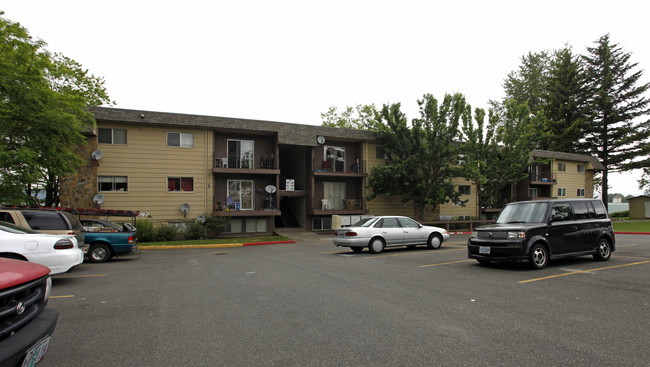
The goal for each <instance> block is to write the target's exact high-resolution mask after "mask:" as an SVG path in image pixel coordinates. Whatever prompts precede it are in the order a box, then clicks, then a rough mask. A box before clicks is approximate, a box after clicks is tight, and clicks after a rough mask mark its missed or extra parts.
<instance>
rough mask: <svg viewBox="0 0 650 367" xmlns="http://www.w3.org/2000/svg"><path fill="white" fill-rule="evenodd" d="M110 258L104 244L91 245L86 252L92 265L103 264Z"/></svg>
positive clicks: (109, 251)
mask: <svg viewBox="0 0 650 367" xmlns="http://www.w3.org/2000/svg"><path fill="white" fill-rule="evenodd" d="M110 258H111V249H110V248H108V246H106V245H104V244H101V243H100V244H96V245H91V246H90V250H88V259H89V260H90V262H92V263H103V262H106V261H108V259H110Z"/></svg>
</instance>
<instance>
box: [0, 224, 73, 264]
mask: <svg viewBox="0 0 650 367" xmlns="http://www.w3.org/2000/svg"><path fill="white" fill-rule="evenodd" d="M0 257H7V258H11V259H18V260H26V261H29V262H33V263H37V264H41V265H45V266H47V267H48V268H50V274H60V273H65V272H67V271H69V270H71V269H72V268H74V267H75V266H77V265H79V264H81V263H82V262H83V260H84V254H83V251H81V249H80V248H79V244H78V243H77V239H76V238H75V237H74V236H64V235H51V234H44V233H40V232H36V231H32V230H31V229H26V228H22V227H18V226H14V225H13V224H9V223H4V222H0Z"/></svg>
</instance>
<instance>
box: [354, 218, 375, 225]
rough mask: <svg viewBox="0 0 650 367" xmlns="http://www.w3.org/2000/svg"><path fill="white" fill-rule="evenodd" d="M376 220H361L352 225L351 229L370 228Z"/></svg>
mask: <svg viewBox="0 0 650 367" xmlns="http://www.w3.org/2000/svg"><path fill="white" fill-rule="evenodd" d="M376 219H377V218H373V217H370V218H363V219H361V220H360V221H358V222H356V223H354V224H353V225H352V227H370V226H371V225H372V223H374V222H375V220H376Z"/></svg>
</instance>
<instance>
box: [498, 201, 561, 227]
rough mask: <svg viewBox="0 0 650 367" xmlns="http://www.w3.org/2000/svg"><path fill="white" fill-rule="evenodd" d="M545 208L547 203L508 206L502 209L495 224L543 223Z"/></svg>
mask: <svg viewBox="0 0 650 367" xmlns="http://www.w3.org/2000/svg"><path fill="white" fill-rule="evenodd" d="M547 208H548V204H547V203H533V202H530V203H524V204H510V205H508V206H506V207H505V208H504V209H503V211H502V212H501V215H499V218H497V223H499V224H506V223H544V222H546V209H547Z"/></svg>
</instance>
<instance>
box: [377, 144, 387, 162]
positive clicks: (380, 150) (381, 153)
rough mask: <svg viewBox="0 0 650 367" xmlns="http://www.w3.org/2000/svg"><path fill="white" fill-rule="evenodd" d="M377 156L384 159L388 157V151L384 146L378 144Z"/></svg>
mask: <svg viewBox="0 0 650 367" xmlns="http://www.w3.org/2000/svg"><path fill="white" fill-rule="evenodd" d="M375 157H377V158H378V159H384V158H386V153H385V152H384V147H382V146H380V145H377V147H376V148H375Z"/></svg>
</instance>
